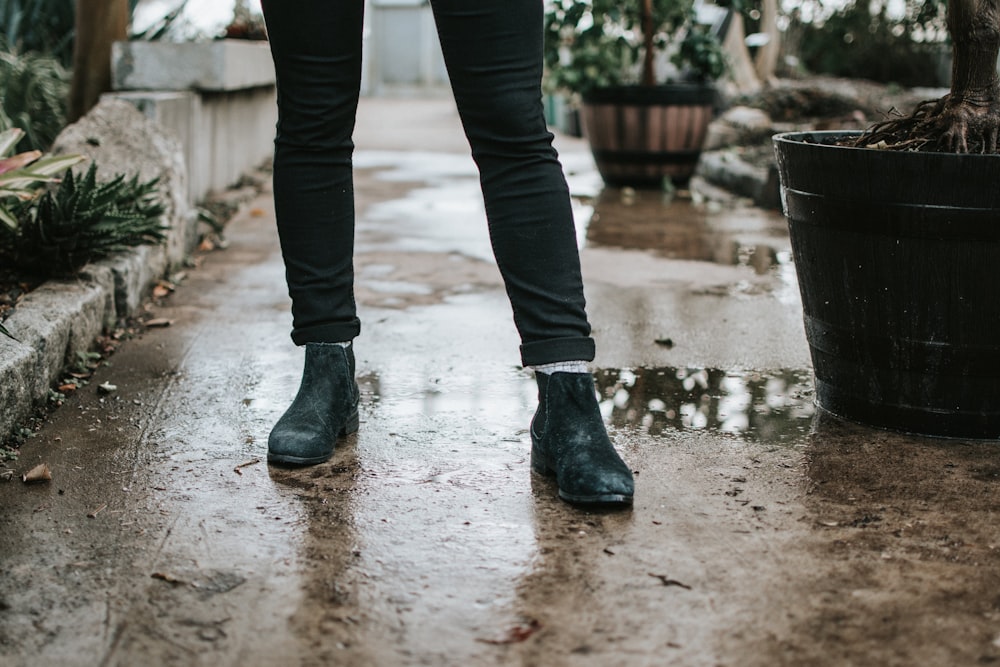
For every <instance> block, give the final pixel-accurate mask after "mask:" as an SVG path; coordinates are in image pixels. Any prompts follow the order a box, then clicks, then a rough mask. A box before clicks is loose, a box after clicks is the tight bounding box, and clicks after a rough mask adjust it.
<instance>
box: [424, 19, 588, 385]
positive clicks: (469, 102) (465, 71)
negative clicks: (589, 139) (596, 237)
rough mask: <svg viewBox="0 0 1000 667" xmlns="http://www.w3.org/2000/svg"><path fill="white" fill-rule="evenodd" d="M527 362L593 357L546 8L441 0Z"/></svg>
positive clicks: (453, 68) (447, 52) (459, 96)
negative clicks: (550, 97) (548, 96)
mask: <svg viewBox="0 0 1000 667" xmlns="http://www.w3.org/2000/svg"><path fill="white" fill-rule="evenodd" d="M432 6H433V8H434V12H435V19H436V21H437V24H438V32H439V34H440V37H441V47H442V50H443V51H444V56H445V62H446V64H447V67H448V74H449V77H450V79H451V85H452V89H453V90H454V92H455V100H456V102H457V104H458V109H459V113H460V115H461V118H462V123H463V125H464V127H465V132H466V135H467V136H468V138H469V142H470V144H471V146H472V155H473V158H474V159H475V161H476V163H477V165H478V166H479V171H480V180H481V183H482V188H483V195H484V199H485V202H486V211H487V217H488V219H489V227H490V238H491V240H492V243H493V251H494V253H495V255H496V258H497V264H498V266H499V268H500V271H501V273H502V275H503V278H504V283H505V285H506V287H507V293H508V295H509V296H510V300H511V304H512V306H513V310H514V322H515V324H516V325H517V329H518V332H519V333H520V335H521V343H522V344H521V357H522V362H523V363H524V365H525V366H534V365H538V364H545V363H551V362H558V361H577V360H583V361H590V360H592V359H593V358H594V342H593V340H592V339H591V338H590V324H589V323H588V322H587V315H586V312H585V310H584V297H583V281H582V280H581V277H580V259H579V255H578V252H577V247H576V231H575V229H574V226H573V213H572V209H571V207H570V199H569V190H568V188H567V186H566V179H565V177H564V175H563V171H562V166H561V165H560V164H559V159H558V156H557V155H556V151H555V149H554V148H553V147H552V134H551V133H550V132H549V131H548V128H547V127H546V125H545V116H544V112H543V110H542V93H541V76H542V2H541V1H540V0H476V1H475V2H469V1H468V0H434V2H432Z"/></svg>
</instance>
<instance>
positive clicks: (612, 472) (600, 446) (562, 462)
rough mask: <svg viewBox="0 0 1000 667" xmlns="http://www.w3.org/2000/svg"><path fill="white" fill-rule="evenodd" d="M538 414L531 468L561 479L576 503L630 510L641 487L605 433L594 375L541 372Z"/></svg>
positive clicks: (564, 492) (533, 429)
mask: <svg viewBox="0 0 1000 667" xmlns="http://www.w3.org/2000/svg"><path fill="white" fill-rule="evenodd" d="M535 378H536V379H537V380H538V411H537V412H536V413H535V418H534V419H532V420H531V467H532V469H533V470H534V471H535V472H538V473H541V474H543V475H555V478H556V482H557V484H558V485H559V497H560V498H562V499H563V500H565V501H567V502H570V503H578V504H594V505H629V504H631V503H632V494H633V493H634V490H635V483H634V481H633V479H632V471H631V470H629V469H628V466H626V465H625V462H624V461H622V460H621V458H620V457H619V456H618V452H616V451H615V448H614V445H612V444H611V440H610V439H609V438H608V432H607V430H606V429H605V428H604V420H603V419H601V412H600V409H599V408H598V405H597V396H596V392H595V391H594V378H593V377H592V376H591V375H590V374H589V373H553V374H551V375H547V374H545V373H536V374H535Z"/></svg>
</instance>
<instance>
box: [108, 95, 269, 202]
mask: <svg viewBox="0 0 1000 667" xmlns="http://www.w3.org/2000/svg"><path fill="white" fill-rule="evenodd" d="M103 99H117V100H120V101H123V102H127V103H129V104H131V105H132V106H134V107H135V108H136V109H138V110H139V111H140V112H142V114H143V115H144V116H146V117H147V118H149V119H150V120H152V121H155V122H156V123H157V124H159V125H160V126H162V127H164V128H166V129H168V130H169V131H170V132H171V133H172V134H174V135H175V136H176V137H177V138H178V139H179V140H180V142H181V145H182V147H183V149H184V160H185V165H186V168H187V174H188V180H187V184H188V186H187V187H188V192H187V198H188V203H189V204H196V203H198V202H201V201H203V200H204V199H205V198H206V197H207V196H208V195H209V194H210V193H212V192H220V191H223V190H225V189H227V188H228V187H230V186H231V185H233V183H235V182H236V181H237V180H238V179H239V178H240V177H241V176H242V175H243V174H245V173H246V172H247V171H248V170H250V169H252V168H254V167H257V166H258V165H260V164H261V163H262V162H264V161H265V160H267V159H268V158H270V157H271V155H272V154H273V153H274V131H275V125H276V124H277V122H278V111H277V109H278V105H277V92H276V89H275V87H274V86H273V85H272V86H262V87H256V88H247V89H242V90H233V91H226V92H211V93H207V92H197V91H193V90H187V91H158V90H148V91H126V92H114V93H108V94H106V95H105V96H104V98H103Z"/></svg>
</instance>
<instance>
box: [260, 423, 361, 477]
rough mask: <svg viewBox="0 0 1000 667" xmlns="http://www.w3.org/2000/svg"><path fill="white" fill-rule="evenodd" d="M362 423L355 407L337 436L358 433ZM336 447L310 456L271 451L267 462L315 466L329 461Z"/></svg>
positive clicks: (283, 464) (292, 465)
mask: <svg viewBox="0 0 1000 667" xmlns="http://www.w3.org/2000/svg"><path fill="white" fill-rule="evenodd" d="M360 425H361V419H360V416H359V415H358V411H357V410H356V409H355V411H354V412H353V413H351V414H350V415H349V416H348V417H347V423H346V424H344V428H342V429H340V433H338V434H337V438H338V439H340V438H343V437H345V436H348V435H350V434H352V433H357V432H358V428H359V427H360ZM335 449H336V447H331V448H330V451H329V453H327V454H323V455H321V456H309V457H305V456H289V455H287V454H272V453H271V452H268V453H267V462H268V463H274V464H277V465H282V466H289V467H296V468H298V467H302V466H314V465H316V464H317V463H325V462H326V461H329V460H330V457H331V456H333V452H334V450H335Z"/></svg>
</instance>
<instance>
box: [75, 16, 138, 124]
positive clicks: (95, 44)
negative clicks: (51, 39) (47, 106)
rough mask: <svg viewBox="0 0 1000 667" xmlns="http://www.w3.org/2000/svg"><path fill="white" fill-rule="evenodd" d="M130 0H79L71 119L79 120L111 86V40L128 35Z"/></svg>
mask: <svg viewBox="0 0 1000 667" xmlns="http://www.w3.org/2000/svg"><path fill="white" fill-rule="evenodd" d="M128 10H129V7H128V0H76V42H75V44H74V46H73V79H72V82H71V84H70V94H69V107H68V113H67V119H68V120H69V122H71V123H72V122H74V121H76V120H79V119H80V117H81V116H83V115H84V114H85V113H87V112H88V111H90V109H91V108H93V107H94V105H95V104H97V101H98V99H100V96H101V93H104V92H107V91H109V90H111V44H112V43H113V42H114V41H115V40H119V39H125V38H126V37H127V36H128V18H129V11H128Z"/></svg>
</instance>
